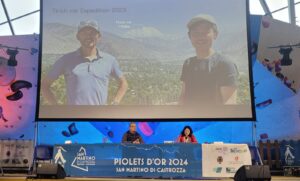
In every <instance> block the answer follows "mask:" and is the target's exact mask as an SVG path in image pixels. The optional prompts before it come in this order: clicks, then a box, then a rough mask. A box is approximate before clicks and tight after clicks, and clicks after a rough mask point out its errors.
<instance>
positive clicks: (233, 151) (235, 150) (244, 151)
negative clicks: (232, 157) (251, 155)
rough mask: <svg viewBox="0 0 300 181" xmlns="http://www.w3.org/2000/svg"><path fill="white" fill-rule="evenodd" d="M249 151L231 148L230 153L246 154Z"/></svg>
mask: <svg viewBox="0 0 300 181" xmlns="http://www.w3.org/2000/svg"><path fill="white" fill-rule="evenodd" d="M247 151H248V150H247V149H246V148H245V149H239V148H230V153H246V152H247Z"/></svg>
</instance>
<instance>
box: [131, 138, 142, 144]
mask: <svg viewBox="0 0 300 181" xmlns="http://www.w3.org/2000/svg"><path fill="white" fill-rule="evenodd" d="M132 143H133V144H140V140H139V139H136V140H135V141H134V142H132Z"/></svg>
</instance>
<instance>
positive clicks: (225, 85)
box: [38, 0, 255, 120]
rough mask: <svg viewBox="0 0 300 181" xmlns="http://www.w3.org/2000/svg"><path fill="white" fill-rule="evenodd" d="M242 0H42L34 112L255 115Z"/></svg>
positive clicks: (61, 115) (66, 115)
mask: <svg viewBox="0 0 300 181" xmlns="http://www.w3.org/2000/svg"><path fill="white" fill-rule="evenodd" d="M247 25H248V2H247V0H226V1H220V0H188V1H184V0H163V1H162V0H42V1H41V36H42V40H41V41H42V42H41V50H42V51H41V52H42V53H41V55H40V57H41V64H40V68H41V75H40V97H39V111H38V118H39V120H46V119H96V120H99V119H160V120H163V119H186V118H188V119H199V120H201V119H205V120H208V119H231V120H232V119H240V120H242V119H244V120H252V119H253V118H254V115H255V114H254V110H253V105H252V102H253V100H252V95H253V91H252V87H251V86H250V85H251V81H252V80H251V75H252V74H251V70H250V67H249V66H250V63H249V62H250V61H249V47H248V38H249V36H248V31H247V29H248V26H247Z"/></svg>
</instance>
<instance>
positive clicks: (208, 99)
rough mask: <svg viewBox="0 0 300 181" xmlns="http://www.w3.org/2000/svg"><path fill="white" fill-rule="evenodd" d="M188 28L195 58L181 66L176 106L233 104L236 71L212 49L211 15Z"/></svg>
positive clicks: (214, 27)
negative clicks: (180, 90) (178, 95)
mask: <svg viewBox="0 0 300 181" xmlns="http://www.w3.org/2000/svg"><path fill="white" fill-rule="evenodd" d="M187 27H188V36H189V39H190V41H191V43H192V45H193V47H194V48H195V51H196V56H194V57H191V58H188V59H187V60H186V61H185V62H184V65H183V68H182V74H181V81H182V92H181V95H180V98H179V104H181V105H203V106H213V105H224V104H235V102H236V90H237V77H238V71H237V68H236V66H235V64H233V63H232V62H230V61H228V60H227V59H226V58H225V57H224V56H223V55H221V54H220V53H217V52H215V50H214V49H213V43H214V41H215V40H216V38H217V35H218V28H217V24H216V21H215V20H214V18H213V17H211V16H210V15H198V16H196V17H194V18H192V19H191V20H190V21H189V23H188V24H187Z"/></svg>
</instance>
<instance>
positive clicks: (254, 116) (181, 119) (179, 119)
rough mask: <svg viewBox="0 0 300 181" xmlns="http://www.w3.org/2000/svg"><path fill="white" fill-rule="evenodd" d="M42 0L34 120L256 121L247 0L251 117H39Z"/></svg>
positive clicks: (248, 17)
mask: <svg viewBox="0 0 300 181" xmlns="http://www.w3.org/2000/svg"><path fill="white" fill-rule="evenodd" d="M43 1H44V0H40V34H39V55H38V79H37V81H38V82H37V96H36V114H35V121H37V122H39V121H40V122H42V121H45V122H47V121H57V122H63V121H76V122H80V121H88V122H90V121H92V122H97V121H98V122H107V121H109V122H120V121H121V122H123V121H124V122H127V121H137V122H148V121H151V122H153V121H154V122H183V121H187V120H188V121H195V122H198V121H199V122H203V121H226V122H230V121H257V118H256V109H255V101H254V83H253V61H252V54H251V47H252V43H251V28H250V25H251V23H250V8H249V7H250V6H249V0H245V1H246V2H245V3H246V12H245V13H246V30H247V48H248V72H249V89H250V102H251V113H252V117H251V118H245V117H234V118H118V119H116V118H40V117H39V114H40V94H41V76H42V47H43V44H42V43H43Z"/></svg>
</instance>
